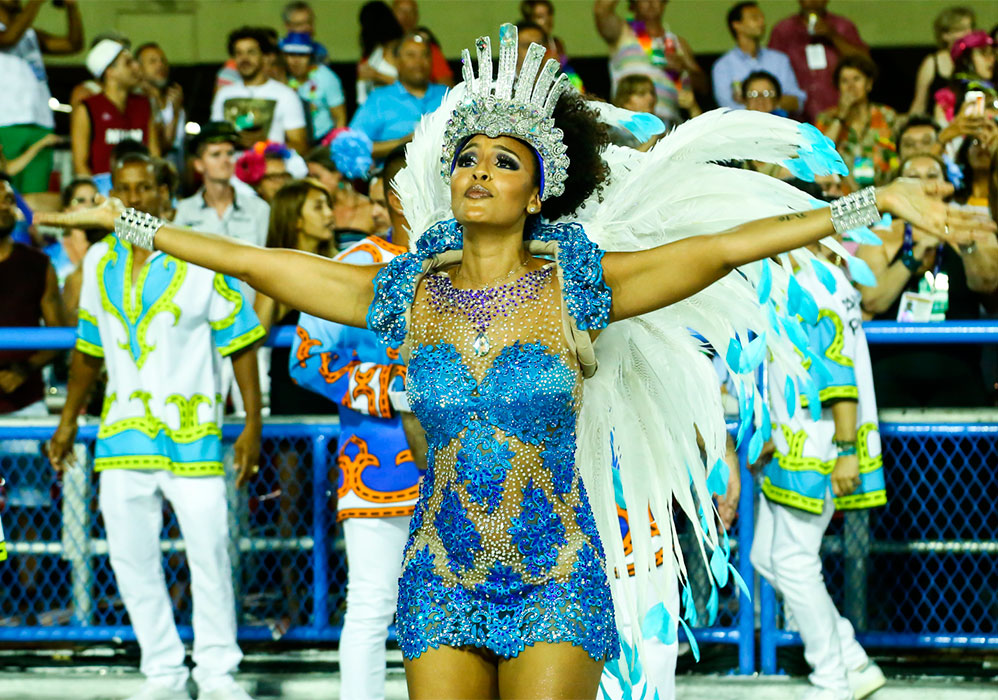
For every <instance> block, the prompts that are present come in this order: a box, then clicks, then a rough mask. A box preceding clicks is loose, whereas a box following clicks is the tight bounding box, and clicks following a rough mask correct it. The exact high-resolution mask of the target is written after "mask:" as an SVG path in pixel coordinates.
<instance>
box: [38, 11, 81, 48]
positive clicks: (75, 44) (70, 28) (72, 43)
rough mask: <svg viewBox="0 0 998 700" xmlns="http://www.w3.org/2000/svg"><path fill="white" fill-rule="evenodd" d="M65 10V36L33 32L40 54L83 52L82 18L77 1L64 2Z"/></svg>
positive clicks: (40, 31) (39, 31)
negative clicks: (36, 38) (36, 35)
mask: <svg viewBox="0 0 998 700" xmlns="http://www.w3.org/2000/svg"><path fill="white" fill-rule="evenodd" d="M65 8H66V34H65V35H64V36H57V35H54V34H50V33H49V32H46V31H42V30H40V29H36V30H35V33H36V34H38V43H39V45H40V46H41V49H42V53H46V54H50V55H53V56H60V55H64V54H71V53H76V52H78V51H82V50H83V17H82V16H81V15H80V6H79V5H78V4H77V0H65Z"/></svg>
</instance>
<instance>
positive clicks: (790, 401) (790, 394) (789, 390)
mask: <svg viewBox="0 0 998 700" xmlns="http://www.w3.org/2000/svg"><path fill="white" fill-rule="evenodd" d="M783 399H784V400H785V401H786V402H787V414H788V415H789V416H790V418H793V417H794V413H796V412H797V387H795V386H794V380H793V379H791V378H790V377H787V382H786V384H784V385H783Z"/></svg>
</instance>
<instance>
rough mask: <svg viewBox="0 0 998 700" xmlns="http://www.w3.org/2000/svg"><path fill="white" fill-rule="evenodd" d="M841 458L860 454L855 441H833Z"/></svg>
mask: <svg viewBox="0 0 998 700" xmlns="http://www.w3.org/2000/svg"><path fill="white" fill-rule="evenodd" d="M832 442H833V443H834V444H835V449H836V450H837V451H838V454H839V457H853V456H855V455H856V454H858V451H857V449H856V441H855V440H832Z"/></svg>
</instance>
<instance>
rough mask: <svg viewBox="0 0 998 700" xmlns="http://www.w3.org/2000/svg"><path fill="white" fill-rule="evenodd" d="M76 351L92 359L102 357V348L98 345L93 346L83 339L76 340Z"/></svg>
mask: <svg viewBox="0 0 998 700" xmlns="http://www.w3.org/2000/svg"><path fill="white" fill-rule="evenodd" d="M75 347H76V349H77V350H79V351H80V352H82V353H84V354H86V355H90V356H92V357H104V348H102V347H101V346H100V345H94V344H93V343H90V342H88V341H86V340H84V339H83V338H77V339H76V346H75Z"/></svg>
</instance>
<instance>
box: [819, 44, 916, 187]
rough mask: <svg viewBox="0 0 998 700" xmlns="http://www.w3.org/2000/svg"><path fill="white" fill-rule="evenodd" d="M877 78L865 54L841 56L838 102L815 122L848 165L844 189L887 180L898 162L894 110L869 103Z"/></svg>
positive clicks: (874, 68)
mask: <svg viewBox="0 0 998 700" xmlns="http://www.w3.org/2000/svg"><path fill="white" fill-rule="evenodd" d="M876 79H877V66H876V64H874V63H873V61H871V60H870V59H868V58H867V57H866V56H846V57H845V58H843V59H842V60H841V61H839V63H838V65H837V66H836V67H835V73H834V81H835V85H836V86H837V87H838V89H839V104H838V105H837V106H835V107H831V108H830V109H827V110H825V111H824V112H822V113H821V114H819V115H818V118H817V120H816V121H815V124H816V126H817V127H818V128H819V129H820V130H821V132H822V133H823V134H824V135H825V136H827V137H828V138H830V139H831V140H832V141H834V142H835V147H836V149H838V152H839V155H841V156H842V160H843V161H845V164H846V167H847V168H849V176H848V178H846V180H845V182H844V183H843V186H844V189H845V191H846V192H855V191H857V190H859V189H861V188H863V187H869V186H870V185H882V184H884V183H886V182H887V181H888V180H890V177H891V174H892V173H893V172H894V169H895V166H896V165H897V148H896V147H895V145H894V125H895V123H896V121H897V113H896V112H895V111H894V110H893V109H891V108H890V107H888V106H887V105H882V104H876V103H873V102H870V91H871V90H872V89H873V83H874V81H876Z"/></svg>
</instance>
